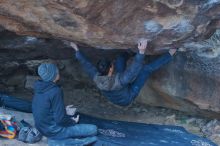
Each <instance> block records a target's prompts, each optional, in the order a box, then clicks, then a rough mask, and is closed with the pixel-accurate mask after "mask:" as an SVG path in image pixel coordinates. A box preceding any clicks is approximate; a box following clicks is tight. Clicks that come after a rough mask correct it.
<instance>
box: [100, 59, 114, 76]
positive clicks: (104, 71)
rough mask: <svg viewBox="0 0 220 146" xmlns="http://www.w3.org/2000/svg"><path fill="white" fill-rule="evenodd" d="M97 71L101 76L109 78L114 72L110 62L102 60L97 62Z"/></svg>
mask: <svg viewBox="0 0 220 146" xmlns="http://www.w3.org/2000/svg"><path fill="white" fill-rule="evenodd" d="M97 69H98V71H99V73H100V74H101V76H106V75H109V76H111V75H112V74H113V71H114V65H113V63H112V62H111V61H110V60H108V59H105V58H103V59H100V60H99V61H98V63H97Z"/></svg>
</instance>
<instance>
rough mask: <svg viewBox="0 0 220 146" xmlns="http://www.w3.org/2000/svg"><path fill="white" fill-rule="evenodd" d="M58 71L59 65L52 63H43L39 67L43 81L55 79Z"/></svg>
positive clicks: (39, 73)
mask: <svg viewBox="0 0 220 146" xmlns="http://www.w3.org/2000/svg"><path fill="white" fill-rule="evenodd" d="M58 73H59V70H58V68H57V66H56V65H55V64H52V63H42V64H41V65H40V66H39V67H38V75H39V76H40V77H41V79H42V80H43V81H46V82H49V81H53V80H54V79H55V78H56V76H57V74H58Z"/></svg>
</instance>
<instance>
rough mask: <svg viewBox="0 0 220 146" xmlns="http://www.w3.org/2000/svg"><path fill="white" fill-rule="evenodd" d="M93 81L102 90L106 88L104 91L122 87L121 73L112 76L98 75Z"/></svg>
mask: <svg viewBox="0 0 220 146" xmlns="http://www.w3.org/2000/svg"><path fill="white" fill-rule="evenodd" d="M93 81H94V82H95V84H96V86H97V87H98V88H99V89H100V90H104V91H113V90H119V89H121V88H122V85H121V83H120V80H119V74H116V75H112V76H99V75H96V76H95V77H94V79H93Z"/></svg>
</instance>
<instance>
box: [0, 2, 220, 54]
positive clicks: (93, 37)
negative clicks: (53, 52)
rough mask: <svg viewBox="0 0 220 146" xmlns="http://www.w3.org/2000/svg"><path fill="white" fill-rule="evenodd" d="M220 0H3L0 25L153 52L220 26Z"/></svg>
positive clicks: (96, 44)
mask: <svg viewBox="0 0 220 146" xmlns="http://www.w3.org/2000/svg"><path fill="white" fill-rule="evenodd" d="M219 3H220V1H219V0H160V1H158V0H129V1H128V0H117V1H115V0H106V1H100V0H92V1H91V0H74V1H72V0H47V1H45V0H31V1H30V0H22V1H15V0H1V1H0V25H2V26H3V27H5V28H6V29H8V30H11V31H14V32H16V33H18V34H23V35H30V36H40V37H54V38H59V39H66V40H73V41H78V42H80V43H84V44H88V45H90V46H93V47H95V48H104V49H115V48H123V49H124V48H131V47H134V45H135V44H136V42H137V41H138V39H140V38H142V37H144V38H147V39H149V40H150V41H151V43H150V45H151V49H152V50H151V51H150V52H151V53H152V52H160V51H161V50H164V49H168V48H170V47H181V46H183V43H186V42H191V41H195V40H201V39H204V38H206V37H209V36H210V34H212V33H213V31H215V29H216V28H218V27H219V26H220V24H219V14H220V5H219Z"/></svg>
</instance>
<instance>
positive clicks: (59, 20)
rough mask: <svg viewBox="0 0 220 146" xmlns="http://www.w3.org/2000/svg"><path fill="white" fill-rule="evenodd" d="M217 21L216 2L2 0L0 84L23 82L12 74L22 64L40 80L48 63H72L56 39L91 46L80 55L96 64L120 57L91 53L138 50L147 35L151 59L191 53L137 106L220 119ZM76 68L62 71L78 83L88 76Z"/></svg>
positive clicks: (152, 83) (219, 6)
mask: <svg viewBox="0 0 220 146" xmlns="http://www.w3.org/2000/svg"><path fill="white" fill-rule="evenodd" d="M219 16H220V1H219V0H160V1H158V0H129V1H127V0H117V1H115V0H106V1H100V0H74V1H72V0H47V1H45V0H21V1H15V0H1V1H0V33H1V35H0V40H1V41H0V51H1V53H0V57H1V58H0V62H1V64H0V69H1V72H0V76H1V80H0V83H1V86H2V85H4V86H6V85H7V86H10V85H13V86H15V85H16V86H17V85H24V76H20V77H21V78H19V79H18V78H16V77H15V78H11V77H10V74H11V75H13V76H14V74H15V73H16V71H17V70H20V69H21V66H22V68H25V69H27V71H26V72H25V75H26V74H30V75H36V73H34V71H35V69H36V66H37V65H39V63H41V62H42V61H44V60H45V59H48V58H50V59H54V60H62V59H72V56H73V54H72V53H73V51H72V50H71V49H70V48H69V47H68V46H66V45H64V44H63V43H62V42H61V41H59V40H69V41H76V42H78V43H80V44H81V45H84V44H86V45H87V46H91V47H93V48H90V49H85V50H83V51H85V52H87V54H88V56H89V57H90V58H91V59H92V60H93V61H94V62H95V60H97V58H99V57H102V56H111V57H114V56H115V52H114V53H112V52H111V51H108V52H107V51H104V52H103V51H102V52H101V51H100V50H94V48H102V49H126V48H134V47H135V45H136V43H137V41H138V40H139V39H140V38H147V39H148V40H149V42H150V43H149V48H150V49H149V50H148V52H147V53H148V54H160V53H161V52H164V51H166V50H167V49H170V48H183V49H185V50H186V52H184V53H179V54H177V56H176V57H175V58H174V60H173V61H172V62H171V63H169V64H168V65H166V66H164V67H163V68H162V69H161V70H159V71H158V72H155V73H154V74H153V76H152V77H151V78H150V79H149V81H148V82H147V84H146V86H145V87H144V88H143V90H142V92H141V94H140V96H139V97H138V98H137V101H139V102H142V103H145V104H148V105H154V106H163V107H169V108H173V109H177V110H182V111H186V112H189V113H200V114H204V115H207V116H214V117H217V118H220V117H219V113H220V104H219V103H220V97H219V93H220V90H219V88H220V86H219V84H220V78H219V73H220V30H219V27H220V21H219V19H220V17H219ZM4 29H7V30H10V31H13V32H16V33H17V34H19V35H25V36H24V37H21V36H20V37H19V36H15V34H12V33H8V32H6V31H5V30H4ZM13 36H14V37H13ZM27 36H28V37H27ZM29 36H31V37H29ZM48 38H56V40H55V39H48ZM57 39H59V40H57ZM114 51H115V50H114ZM103 53H104V54H105V55H102V54H103ZM116 54H117V52H116ZM58 62H59V61H58ZM71 66H72V64H71V63H69V66H68V64H66V68H65V69H64V70H67V69H68V72H74V74H75V75H76V76H74V79H73V81H79V80H82V79H84V80H85V79H87V78H77V75H79V74H81V72H82V70H80V69H79V68H78V67H77V63H74V67H72V68H71ZM9 73H10V74H9ZM13 79H16V81H13ZM67 81H68V80H67ZM67 81H66V82H67ZM18 82H21V84H19V83H18ZM64 82H65V81H64ZM15 83H16V84H15ZM85 84H91V82H89V83H86V82H85ZM91 86H93V85H92V84H91Z"/></svg>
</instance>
